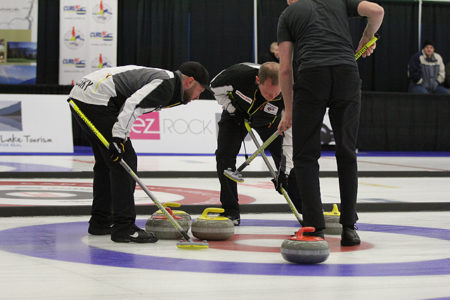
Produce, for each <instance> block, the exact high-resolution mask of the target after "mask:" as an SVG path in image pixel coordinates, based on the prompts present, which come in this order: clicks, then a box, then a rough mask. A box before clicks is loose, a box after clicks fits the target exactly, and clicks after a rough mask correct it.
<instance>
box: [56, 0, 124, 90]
mask: <svg viewBox="0 0 450 300" xmlns="http://www.w3.org/2000/svg"><path fill="white" fill-rule="evenodd" d="M59 36H60V44H59V48H60V51H59V53H60V54H59V55H60V57H59V84H72V85H73V84H74V83H75V82H76V81H77V80H79V79H80V78H82V77H83V76H84V75H86V74H89V73H91V72H94V71H96V70H98V69H101V68H108V67H112V66H116V65H117V0H61V1H60V32H59Z"/></svg>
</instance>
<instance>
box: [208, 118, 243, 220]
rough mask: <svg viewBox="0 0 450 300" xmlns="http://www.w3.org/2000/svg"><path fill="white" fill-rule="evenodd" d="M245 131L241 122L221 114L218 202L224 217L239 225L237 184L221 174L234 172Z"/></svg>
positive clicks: (217, 151) (218, 145)
mask: <svg viewBox="0 0 450 300" xmlns="http://www.w3.org/2000/svg"><path fill="white" fill-rule="evenodd" d="M246 134H247V131H246V129H245V127H244V123H243V120H242V119H240V118H238V117H235V116H230V114H229V113H228V112H226V111H224V112H223V113H222V117H221V119H220V121H219V133H218V137H217V150H216V168H217V177H218V178H219V181H220V202H221V203H222V208H223V209H225V215H227V216H230V217H235V219H236V222H235V223H237V224H235V225H239V224H238V223H239V219H240V210H239V199H238V192H237V184H236V182H234V181H233V180H231V179H229V178H227V177H226V176H225V175H224V174H223V172H224V171H225V170H227V169H229V168H230V169H231V170H233V171H235V170H236V156H237V155H238V154H239V150H240V148H241V143H242V141H243V140H244V138H245V135H246Z"/></svg>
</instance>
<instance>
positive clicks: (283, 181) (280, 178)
mask: <svg viewBox="0 0 450 300" xmlns="http://www.w3.org/2000/svg"><path fill="white" fill-rule="evenodd" d="M272 182H273V185H274V186H275V189H276V190H277V192H278V193H280V194H283V193H282V192H281V188H284V189H285V190H286V189H287V187H288V175H286V174H284V172H283V171H278V174H277V178H274V179H272Z"/></svg>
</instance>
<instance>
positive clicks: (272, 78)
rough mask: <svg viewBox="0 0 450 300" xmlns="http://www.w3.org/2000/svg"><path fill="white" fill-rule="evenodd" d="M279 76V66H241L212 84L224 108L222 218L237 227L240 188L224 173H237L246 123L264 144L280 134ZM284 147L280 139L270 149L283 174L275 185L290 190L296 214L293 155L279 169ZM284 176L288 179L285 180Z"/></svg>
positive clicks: (219, 151)
mask: <svg viewBox="0 0 450 300" xmlns="http://www.w3.org/2000/svg"><path fill="white" fill-rule="evenodd" d="M278 72H279V65H278V63H275V62H267V63H264V64H262V65H261V66H260V65H257V64H250V63H241V64H236V65H233V66H231V67H229V68H227V69H225V70H223V71H222V72H221V73H219V75H217V76H216V77H215V78H214V79H213V80H212V81H211V89H212V90H213V91H214V94H215V98H216V99H217V101H218V102H219V104H221V105H222V108H223V112H222V116H221V119H220V121H219V134H218V139H217V150H216V162H217V176H218V177H219V181H220V202H221V203H222V207H223V208H224V209H225V212H224V214H223V215H225V216H226V217H228V218H229V219H231V220H232V221H233V223H234V224H235V225H239V224H240V210H239V203H238V201H239V200H238V193H237V184H236V182H234V181H232V180H230V179H229V178H227V177H225V176H224V175H223V172H224V170H226V169H229V168H231V169H232V170H233V171H234V170H236V156H237V155H238V153H239V149H240V148H241V144H242V142H243V140H244V138H245V136H246V135H247V133H248V131H247V129H246V128H245V126H244V120H248V121H249V122H250V124H251V126H252V128H254V129H255V130H256V132H258V134H259V136H260V137H261V139H262V140H263V141H265V140H266V139H268V138H269V137H270V136H271V135H272V134H273V133H274V132H275V131H276V130H277V126H278V123H279V122H280V119H281V112H282V110H283V108H284V103H283V98H282V97H281V94H280V87H279V84H278ZM282 143H283V138H282V137H278V138H277V139H275V140H274V141H273V142H272V143H271V144H270V145H269V147H268V148H267V150H269V151H270V153H271V155H272V158H273V160H274V162H275V166H276V167H277V168H279V169H280V170H282V171H283V172H282V171H280V172H278V178H277V179H278V181H277V182H275V184H276V186H277V187H280V186H281V185H284V188H287V192H288V193H289V195H290V197H291V200H292V202H293V203H294V205H295V206H296V207H297V210H299V211H301V203H300V200H299V198H298V192H297V193H296V186H295V176H294V172H290V169H291V168H292V166H291V167H290V168H289V165H288V164H289V158H290V155H289V157H287V158H288V161H287V162H286V165H284V164H283V166H281V167H280V160H281V158H282V154H283V148H282ZM289 146H291V143H289ZM286 156H288V155H286ZM283 161H285V160H283ZM291 165H292V163H291ZM285 174H289V176H288V177H287V178H286V175H285ZM288 182H289V183H290V182H292V183H293V184H292V185H291V184H288ZM286 185H287V187H286ZM278 189H279V188H278Z"/></svg>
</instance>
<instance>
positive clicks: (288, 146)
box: [280, 127, 294, 175]
mask: <svg viewBox="0 0 450 300" xmlns="http://www.w3.org/2000/svg"><path fill="white" fill-rule="evenodd" d="M283 156H284V157H285V159H282V160H281V161H282V162H284V163H285V165H284V166H280V168H281V169H282V170H283V168H284V173H285V174H286V175H289V173H290V172H291V170H292V169H293V168H294V161H293V159H292V156H293V147H292V127H291V128H289V129H288V130H286V131H285V132H284V136H283Z"/></svg>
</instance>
